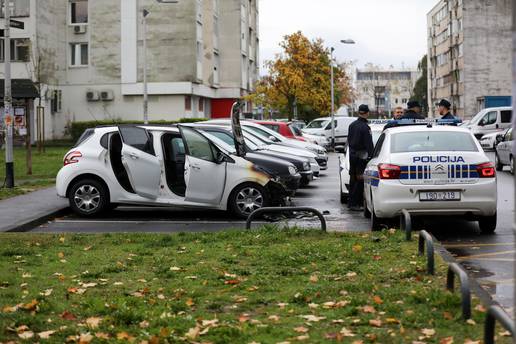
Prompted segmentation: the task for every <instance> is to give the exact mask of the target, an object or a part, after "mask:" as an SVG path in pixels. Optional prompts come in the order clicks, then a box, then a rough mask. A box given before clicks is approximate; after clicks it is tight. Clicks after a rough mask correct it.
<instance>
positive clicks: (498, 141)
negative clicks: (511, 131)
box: [496, 135, 503, 143]
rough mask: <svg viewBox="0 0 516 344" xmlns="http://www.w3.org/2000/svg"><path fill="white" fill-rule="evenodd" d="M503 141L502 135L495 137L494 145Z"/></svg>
mask: <svg viewBox="0 0 516 344" xmlns="http://www.w3.org/2000/svg"><path fill="white" fill-rule="evenodd" d="M502 141H503V135H496V143H500V142H502Z"/></svg>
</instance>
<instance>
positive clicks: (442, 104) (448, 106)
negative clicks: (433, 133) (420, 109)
mask: <svg viewBox="0 0 516 344" xmlns="http://www.w3.org/2000/svg"><path fill="white" fill-rule="evenodd" d="M437 105H438V106H444V107H445V108H447V109H448V110H449V109H450V108H451V104H450V102H449V101H447V100H446V99H442V100H441V101H440V102H439V104H437Z"/></svg>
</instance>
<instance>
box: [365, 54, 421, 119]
mask: <svg viewBox="0 0 516 344" xmlns="http://www.w3.org/2000/svg"><path fill="white" fill-rule="evenodd" d="M418 78H419V72H417V71H416V70H411V69H394V68H391V69H382V68H380V67H378V66H373V65H371V64H369V65H366V66H365V68H364V69H357V71H356V80H355V89H356V92H357V98H356V105H357V106H358V105H359V104H368V105H369V108H370V110H371V111H373V112H375V113H377V114H378V115H380V116H387V115H389V114H390V113H392V110H393V109H394V108H396V107H397V106H402V107H404V108H405V107H406V106H407V103H408V101H409V100H410V97H411V96H412V92H413V90H414V85H415V84H416V81H417V79H418ZM357 106H355V108H357Z"/></svg>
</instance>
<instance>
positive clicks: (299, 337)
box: [296, 334, 310, 342]
mask: <svg viewBox="0 0 516 344" xmlns="http://www.w3.org/2000/svg"><path fill="white" fill-rule="evenodd" d="M308 339H310V336H309V335H307V334H305V335H302V336H297V337H296V340H298V341H300V342H302V341H304V340H308Z"/></svg>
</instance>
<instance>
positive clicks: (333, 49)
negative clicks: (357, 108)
mask: <svg viewBox="0 0 516 344" xmlns="http://www.w3.org/2000/svg"><path fill="white" fill-rule="evenodd" d="M334 51H335V48H334V47H331V49H330V66H331V67H330V70H331V72H330V73H331V75H330V79H331V148H332V149H333V150H335V86H334V82H333V79H334V76H333V52H334Z"/></svg>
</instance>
